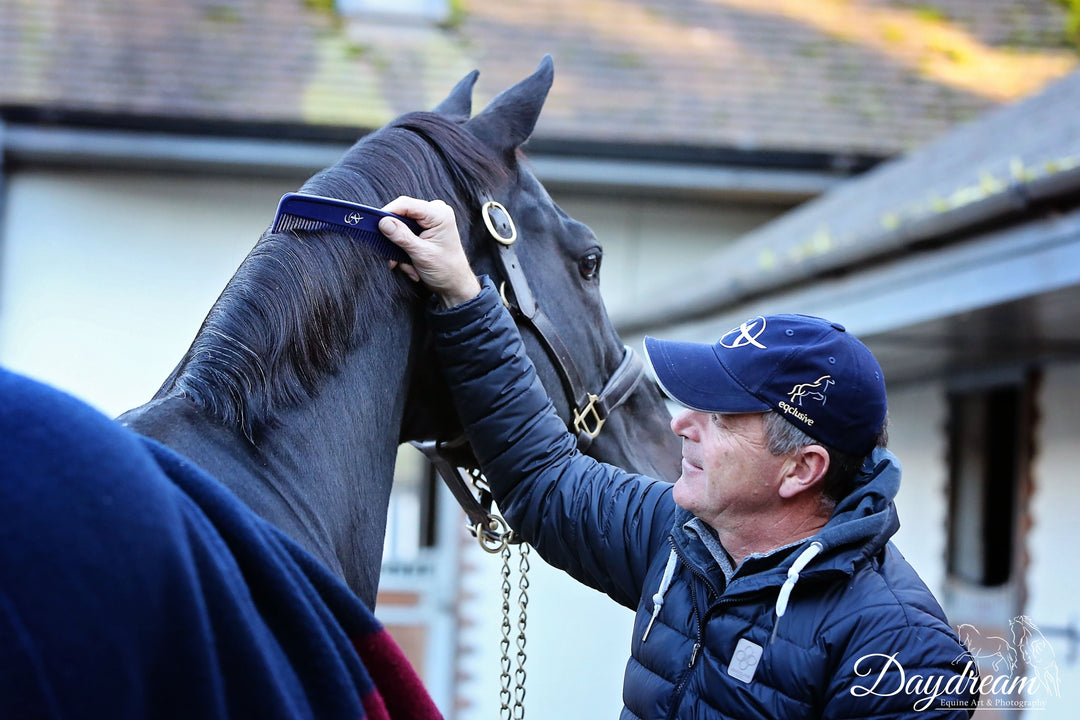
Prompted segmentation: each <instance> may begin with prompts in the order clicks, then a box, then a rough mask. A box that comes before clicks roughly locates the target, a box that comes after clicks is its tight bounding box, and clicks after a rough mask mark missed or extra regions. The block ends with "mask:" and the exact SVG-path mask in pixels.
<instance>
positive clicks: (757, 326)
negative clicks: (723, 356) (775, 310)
mask: <svg viewBox="0 0 1080 720" xmlns="http://www.w3.org/2000/svg"><path fill="white" fill-rule="evenodd" d="M763 332H765V318H763V317H761V316H760V315H758V316H757V317H756V318H751V319H749V320H747V321H746V322H744V323H742V324H741V325H739V327H737V328H732V329H731V330H728V331H727V332H726V333H724V334H723V335H721V336H720V344H721V345H722V346H724V347H726V348H731V349H735V348H741V347H746V346H747V345H753V346H754V347H759V348H761V349H762V350H764V349H765V346H764V345H762V344H761V343H759V342H758V340H757V339H758V338H759V337H761V333H763ZM736 333H738V335H736ZM732 335H735V337H734V338H732V337H731V336H732Z"/></svg>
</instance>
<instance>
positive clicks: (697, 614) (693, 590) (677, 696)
mask: <svg viewBox="0 0 1080 720" xmlns="http://www.w3.org/2000/svg"><path fill="white" fill-rule="evenodd" d="M668 541H669V542H670V543H671V549H672V550H674V551H675V553H676V554H677V555H678V556H679V558H680V559H681V560H682V563H683V565H685V566H686V567H687V568H689V569H690V574H691V575H694V576H695V577H697V578H699V579H700V580H701V581H702V582H704V583H705V584H706V585H708V586H709V587H712V583H711V582H710V581H709V579H708V578H707V577H705V576H704V575H702V574H701V573H700V572H698V570H697V569H696V568H695V567H694V565H693V563H688V562H686V558H684V557H683V556H682V553H681V552H679V549H678V548H677V547H676V546H675V540H674V538H671V537H669V538H668ZM715 591H716V589H715V588H713V592H715ZM690 600H691V602H693V604H694V620H695V623H696V625H697V639H696V641H695V642H694V647H693V649H692V650H691V651H690V662H689V663H687V665H686V669H685V670H683V673H682V676H681V677H680V678H679V683H678V684H677V685H676V686H675V690H674V691H673V692H672V693H671V709H670V710H669V711H668V714H667V720H673V718H674V717H675V712H676V711H677V710H678V709H679V705H681V704H682V699H683V694H684V693H685V692H686V686H687V685H688V684H689V683H690V674H691V673H692V672H693V671H694V664H695V663H696V662H697V658H698V654H699V653H700V652H701V646H702V644H703V643H704V641H705V625H704V620H703V618H702V617H701V607H700V606H699V605H698V599H697V583H694V582H692V583H690Z"/></svg>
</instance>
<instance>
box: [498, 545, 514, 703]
mask: <svg viewBox="0 0 1080 720" xmlns="http://www.w3.org/2000/svg"><path fill="white" fill-rule="evenodd" d="M500 554H501V555H502V625H501V626H500V630H501V631H502V638H501V639H500V640H499V649H500V650H501V651H502V659H501V663H500V664H501V666H502V672H501V673H500V674H499V684H500V685H501V689H500V690H499V700H500V702H501V703H502V705H501V707H500V708H499V717H501V718H505V719H506V720H509V719H510V718H511V717H512V715H511V709H510V701H511V699H512V697H513V696H512V695H511V693H510V546H509V545H503V548H502V552H501V553H500Z"/></svg>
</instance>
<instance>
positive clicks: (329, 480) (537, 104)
mask: <svg viewBox="0 0 1080 720" xmlns="http://www.w3.org/2000/svg"><path fill="white" fill-rule="evenodd" d="M477 77H478V72H477V71H473V72H472V73H470V74H468V75H466V76H465V77H464V78H463V79H462V80H461V81H460V82H459V83H458V84H457V86H456V87H455V88H454V89H453V90H452V91H451V93H450V94H449V95H448V96H447V98H446V99H445V100H444V101H443V102H441V103H439V104H438V105H437V106H436V107H435V108H434V110H432V111H430V112H413V113H408V114H405V115H403V116H401V117H399V118H398V119H396V120H394V121H392V122H390V123H389V124H387V125H386V126H384V127H383V128H381V129H379V130H377V131H375V132H372V133H370V134H368V135H366V136H364V137H362V138H361V139H360V140H359V141H357V142H356V144H355V145H353V146H352V147H351V148H350V149H349V150H348V151H347V152H346V153H345V154H344V155H343V156H342V157H341V159H340V160H339V161H338V162H337V163H336V164H334V165H333V166H331V167H329V168H327V169H325V170H323V171H320V172H318V173H316V174H315V175H314V176H312V177H311V178H310V179H309V180H308V181H307V182H305V183H304V184H303V185H302V187H301V188H299V192H300V193H304V194H312V195H321V196H325V197H331V198H336V199H339V200H345V201H349V202H355V203H362V204H365V205H369V206H375V207H379V206H382V205H384V204H386V203H387V202H389V201H390V200H392V199H393V198H395V197H397V196H399V195H412V196H416V197H421V198H425V199H436V198H439V199H443V200H445V201H446V202H448V203H449V204H450V205H451V206H452V207H453V208H454V210H455V213H456V217H457V219H458V223H459V229H460V232H461V237H462V238H463V243H464V244H465V248H466V251H467V253H468V255H469V257H470V261H471V262H472V264H473V267H474V269H475V270H476V271H477V272H478V273H480V274H488V275H490V276H492V277H493V278H495V279H499V280H501V281H503V282H504V284H506V285H508V286H509V292H508V293H507V302H508V304H510V305H512V306H513V307H514V309H515V310H516V312H517V315H518V317H519V319H521V322H520V326H521V328H522V335H523V337H524V339H525V343H526V346H527V349H528V352H529V354H530V356H531V358H532V360H533V362H534V364H535V365H536V367H537V371H538V373H539V375H540V377H541V381H542V382H543V384H544V386H545V388H546V389H547V390H548V393H549V395H550V396H551V398H552V401H553V404H554V405H555V407H556V409H557V410H558V412H559V413H560V415H561V416H562V417H563V418H564V419H565V420H567V422H568V423H569V424H570V425H572V426H573V425H576V426H577V428H576V432H577V434H578V435H579V438H580V439H582V440H583V441H584V442H585V443H586V444H588V448H587V449H588V452H589V453H590V454H592V455H593V456H594V457H596V458H598V459H600V460H602V461H606V462H610V463H613V464H616V465H619V466H621V467H625V468H629V469H634V470H637V471H639V472H642V473H645V474H649V475H651V476H654V477H662V478H673V477H674V476H675V474H676V473H677V467H678V459H679V457H680V451H679V447H678V442H677V438H676V437H675V436H674V435H673V434H672V433H671V432H670V430H669V428H668V426H667V424H668V414H667V412H666V410H665V408H664V404H663V400H662V398H661V396H660V393H659V391H658V390H657V388H656V387H655V386H654V385H652V384H651V383H639V384H637V385H636V386H635V387H634V388H633V390H632V391H626V390H624V392H623V393H622V394H623V395H626V397H625V403H624V406H623V407H622V408H621V409H620V410H618V411H615V412H611V413H610V414H608V413H607V412H603V413H601V412H600V410H599V408H598V407H597V405H603V404H604V401H601V400H600V398H599V396H600V394H601V393H600V388H603V387H604V386H605V382H606V380H607V378H609V377H611V376H612V375H613V374H618V373H619V372H620V369H622V368H625V366H626V360H627V359H628V358H629V357H630V356H631V353H629V352H628V350H627V349H626V348H624V346H623V345H622V343H621V341H620V340H619V337H618V334H617V333H616V331H615V329H614V327H613V326H612V324H611V322H610V320H609V319H608V316H607V313H606V311H605V309H604V305H603V301H602V298H601V296H600V292H599V284H598V283H599V265H600V259H601V254H602V250H601V246H600V244H599V242H598V241H597V239H596V237H595V235H594V234H593V232H592V231H591V230H590V229H589V228H588V227H587V226H586V225H584V224H583V223H580V222H578V221H576V220H574V219H573V218H571V217H569V216H568V215H567V214H566V213H564V212H563V211H562V210H561V209H560V208H559V207H558V206H557V205H556V204H555V203H554V201H553V200H552V199H551V197H550V196H549V195H548V193H547V191H546V190H545V188H544V187H543V185H542V184H541V183H540V182H539V180H538V179H537V178H536V176H535V175H534V174H533V172H532V171H531V169H530V168H529V166H528V164H527V160H526V159H525V157H524V154H523V152H522V150H521V146H522V145H523V144H524V143H525V141H526V140H527V139H528V138H529V136H530V135H531V134H532V132H533V129H534V127H535V124H536V122H537V119H538V117H539V114H540V111H541V109H542V107H543V104H544V102H545V100H546V97H547V94H548V91H549V90H550V88H551V85H552V82H553V77H554V67H553V63H552V60H551V58H550V57H545V58H544V59H543V61H542V62H541V63H540V65H539V67H538V68H537V69H536V71H535V72H534V73H533V74H532V75H530V76H529V77H527V78H525V79H524V80H522V81H521V82H519V83H517V84H516V85H514V86H512V87H510V88H508V89H506V90H505V91H503V92H502V93H500V94H499V95H498V96H496V97H495V98H494V99H493V100H492V101H491V102H490V103H489V104H488V105H487V107H485V108H484V109H483V111H482V112H479V113H477V114H476V115H473V114H472V93H473V88H474V84H475V82H476V79H477ZM508 226H509V227H511V228H512V230H514V231H515V234H516V236H517V238H518V239H517V241H516V242H514V243H513V246H512V249H509V250H508V248H509V247H510V246H508V245H507V243H506V242H505V241H506V240H507V239H508V237H507V236H506V234H507V233H508V230H507V229H506V228H507V227H508ZM493 235H495V236H496V237H495V240H500V239H501V240H502V241H503V242H493V239H492V236H493ZM427 303H428V298H427V297H426V295H425V293H424V292H422V291H421V290H420V289H418V288H417V287H416V286H414V285H413V284H412V283H411V282H409V281H408V280H407V279H406V278H404V277H403V276H402V274H401V273H400V272H394V271H392V270H391V268H390V266H389V264H388V263H387V262H386V261H385V260H384V259H382V258H381V257H380V256H378V255H377V254H376V253H374V252H372V250H371V249H370V248H369V247H367V246H365V245H364V244H362V243H358V242H356V241H355V240H353V239H351V238H350V237H349V236H347V235H345V234H343V233H340V232H336V231H334V230H314V231H299V230H292V231H288V232H277V233H275V232H273V230H272V228H271V229H269V230H267V232H266V233H264V234H263V236H262V237H261V238H260V239H259V241H258V242H257V243H256V245H255V246H254V248H253V249H252V251H251V253H250V254H249V255H248V256H247V258H246V259H245V260H244V261H243V263H242V264H241V265H240V267H239V268H238V269H237V271H236V273H235V274H234V276H233V277H232V278H231V280H230V281H229V282H228V284H227V285H226V287H225V289H224V290H223V291H222V293H221V295H220V297H219V298H218V299H217V301H216V302H215V303H214V305H213V307H212V308H211V309H210V312H209V314H208V315H207V316H206V319H205V320H204V322H203V324H202V326H201V328H200V329H199V331H198V333H197V334H196V336H195V339H194V341H193V342H192V344H191V346H190V348H189V350H188V351H187V352H186V354H185V355H184V356H183V358H182V359H181V360H180V361H179V363H178V365H177V366H176V368H175V370H174V371H173V372H172V373H171V375H170V376H169V377H168V378H167V379H166V380H165V382H164V383H163V384H162V386H161V388H160V389H159V390H158V391H157V393H156V394H155V395H154V396H153V398H152V399H151V400H150V401H149V402H148V403H146V404H145V405H142V406H140V407H138V408H135V409H133V410H130V411H128V412H127V413H125V414H123V415H122V416H121V417H120V418H119V419H120V421H121V422H122V423H123V424H124V425H126V426H127V427H129V428H131V429H132V430H134V431H135V432H137V433H139V434H140V435H143V436H146V437H149V438H152V439H153V440H155V441H158V442H160V443H162V444H163V445H165V446H167V447H169V448H171V449H173V450H175V451H176V452H177V453H179V454H180V455H182V456H184V457H186V458H188V459H190V460H191V461H192V462H194V463H195V464H196V465H198V466H199V467H201V468H202V469H204V470H205V471H206V472H208V473H209V474H210V475H212V476H213V477H215V478H217V479H218V480H219V481H220V482H221V483H222V484H223V485H224V486H225V487H226V488H228V489H229V490H230V491H231V492H232V493H234V494H235V495H236V496H238V497H239V498H240V500H242V501H243V503H245V504H246V505H247V506H248V507H250V508H251V509H252V510H253V511H254V512H255V513H257V514H258V515H259V516H261V517H263V518H265V519H266V520H268V521H269V522H271V523H272V524H273V525H275V526H277V527H278V528H280V529H281V530H283V531H284V532H285V533H286V534H287V535H289V536H291V537H292V538H293V539H294V540H295V541H296V542H298V543H299V544H300V545H301V546H302V547H303V548H305V549H306V550H307V551H308V552H310V553H311V554H312V555H314V556H315V557H316V558H317V559H318V560H319V561H321V562H322V563H323V564H324V565H325V566H326V567H327V568H329V569H330V570H332V571H333V572H334V573H335V574H336V575H338V576H339V577H341V578H342V579H343V580H344V581H345V583H346V584H347V585H348V587H349V588H350V589H351V590H352V591H353V592H354V593H355V594H356V595H357V596H358V597H359V598H360V599H361V600H362V601H363V602H364V603H365V604H366V605H367V606H368V607H374V605H375V599H376V591H377V588H378V580H379V571H380V566H381V555H382V549H383V537H384V533H385V527H386V515H387V505H388V501H389V495H390V490H391V485H392V481H393V475H394V464H395V459H396V456H397V450H398V446H399V445H400V444H401V443H403V442H405V441H412V440H433V439H434V440H437V441H440V442H447V444H449V443H450V442H451V441H453V440H454V439H455V438H457V437H459V436H460V435H461V428H460V426H459V423H458V421H457V418H456V415H455V413H454V410H453V407H452V404H451V402H450V400H449V393H448V390H447V388H446V387H445V386H444V385H443V383H442V381H441V378H440V377H439V374H438V369H437V366H436V363H435V361H434V359H433V354H432V351H431V347H430V344H429V342H428V339H427V337H426V330H425V321H424V313H425V308H426V306H427ZM568 376H577V379H576V380H575V381H573V382H571V381H570V380H568ZM575 385H577V386H582V387H586V388H592V390H591V391H589V392H584V393H583V392H582V391H581V390H580V389H578V388H575V387H572V386H575ZM575 394H584V395H585V398H584V399H582V398H578V397H575V396H574V395H575ZM621 399H622V398H620V400H621ZM583 404H584V405H585V407H582V405H583ZM590 405H591V407H590ZM575 421H576V422H575ZM601 422H604V424H603V429H602V431H600V427H598V426H599V424H600V423H601ZM597 431H599V432H598V434H597Z"/></svg>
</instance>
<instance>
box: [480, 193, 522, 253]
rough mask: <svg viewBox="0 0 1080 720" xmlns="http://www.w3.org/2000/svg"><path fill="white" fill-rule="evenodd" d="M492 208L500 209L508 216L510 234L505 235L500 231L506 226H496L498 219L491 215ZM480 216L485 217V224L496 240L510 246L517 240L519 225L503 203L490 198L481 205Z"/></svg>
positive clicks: (507, 228) (507, 222)
mask: <svg viewBox="0 0 1080 720" xmlns="http://www.w3.org/2000/svg"><path fill="white" fill-rule="evenodd" d="M492 210H498V211H499V212H501V213H502V214H503V217H505V218H506V226H507V227H506V228H505V230H509V234H508V235H503V234H502V233H501V232H499V231H500V230H504V228H502V227H496V223H497V222H498V221H496V220H495V219H494V218H493V217H492V216H491V211H492ZM480 216H481V217H482V218H484V225H485V226H486V227H487V230H488V232H489V233H491V237H493V238H495V241H496V242H498V243H500V244H502V245H506V246H507V247H509V246H511V245H513V244H514V242H515V241H516V240H517V226H516V225H514V218H512V217H511V216H510V211H509V210H507V209H506V208H505V207H503V205H502V203H497V202H495V201H494V200H488V201H487V202H486V203H484V204H483V205H482V206H481V207H480ZM505 230H504V231H505Z"/></svg>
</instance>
